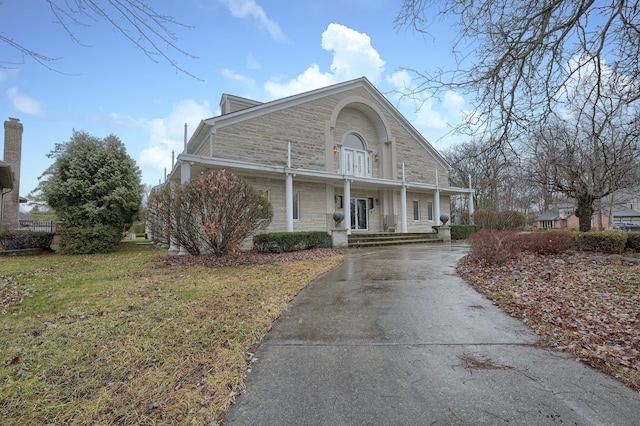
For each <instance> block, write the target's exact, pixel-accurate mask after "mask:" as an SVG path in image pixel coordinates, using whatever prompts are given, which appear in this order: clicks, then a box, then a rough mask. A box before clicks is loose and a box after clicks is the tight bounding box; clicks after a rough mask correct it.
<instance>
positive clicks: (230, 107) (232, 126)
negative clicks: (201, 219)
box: [167, 78, 473, 233]
mask: <svg viewBox="0 0 640 426" xmlns="http://www.w3.org/2000/svg"><path fill="white" fill-rule="evenodd" d="M220 110H221V115H219V116H216V117H213V118H208V119H205V120H202V121H201V122H200V124H199V126H198V127H197V129H196V130H195V131H194V133H193V135H192V136H191V137H190V139H189V140H187V139H186V131H185V146H184V151H183V152H182V153H180V154H179V155H178V156H177V158H176V159H175V162H174V165H173V168H172V170H171V171H170V173H169V174H168V175H167V180H168V182H174V183H186V182H189V180H190V179H191V177H192V176H197V175H199V174H200V173H204V172H207V171H210V170H219V169H226V170H227V171H230V172H233V173H235V174H238V175H241V176H243V177H244V178H245V179H247V180H248V181H249V182H250V183H251V184H252V185H254V186H255V188H256V189H257V190H259V191H261V192H262V193H264V195H265V196H266V197H268V198H269V200H270V202H271V204H272V206H273V210H274V217H273V221H272V223H271V224H270V226H269V228H268V229H267V232H294V231H312V230H313V231H318V230H326V231H327V232H330V231H331V230H332V229H333V228H334V227H335V223H334V220H333V213H334V212H336V211H342V212H343V213H344V216H345V219H344V224H343V226H345V228H346V229H347V232H348V233H356V232H362V233H379V232H405V233H406V232H421V233H422V232H424V233H427V232H433V227H434V226H436V225H439V224H440V221H439V217H440V215H442V214H447V215H448V214H449V197H450V196H451V195H454V194H456V195H460V194H471V193H472V191H471V190H470V189H468V188H455V187H451V186H449V165H448V164H447V162H446V161H445V159H444V158H443V157H442V155H440V154H439V153H438V151H436V150H435V149H434V147H433V146H432V145H431V144H430V143H429V142H428V141H427V140H426V139H425V138H424V137H423V136H422V135H420V133H419V132H418V131H417V130H416V129H415V128H414V127H413V126H412V125H411V123H409V122H408V121H407V119H406V118H405V117H403V116H402V114H400V112H399V111H398V110H397V109H396V108H395V107H394V106H393V105H392V104H391V103H390V102H389V101H388V100H387V99H386V98H385V97H384V96H383V95H382V94H381V93H380V92H379V91H378V90H377V89H376V88H375V87H374V86H373V85H372V84H371V83H370V82H369V81H368V80H367V79H366V78H359V79H355V80H351V81H347V82H343V83H340V84H336V85H333V86H329V87H325V88H321V89H317V90H313V91H309V92H306V93H301V94H298V95H294V96H290V97H286V98H283V99H278V100H274V101H271V102H266V103H261V102H256V101H253V100H249V99H245V98H240V97H237V96H232V95H228V94H224V95H222V99H221V102H220ZM471 204H472V203H471ZM471 213H473V212H471Z"/></svg>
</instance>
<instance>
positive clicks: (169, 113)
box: [0, 0, 470, 196]
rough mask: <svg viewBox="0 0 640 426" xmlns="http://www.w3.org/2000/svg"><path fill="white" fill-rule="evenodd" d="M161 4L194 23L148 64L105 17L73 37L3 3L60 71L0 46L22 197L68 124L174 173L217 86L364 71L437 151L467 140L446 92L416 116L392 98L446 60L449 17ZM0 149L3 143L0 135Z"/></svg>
mask: <svg viewBox="0 0 640 426" xmlns="http://www.w3.org/2000/svg"><path fill="white" fill-rule="evenodd" d="M152 4H153V7H154V8H155V9H156V11H158V12H160V13H162V14H164V15H171V16H173V17H175V18H176V20H177V21H179V22H181V23H183V24H186V25H189V26H190V28H182V27H174V30H175V35H176V36H177V38H178V40H177V42H176V44H177V45H178V46H179V47H180V48H182V49H184V50H185V51H187V52H188V53H190V54H192V55H195V56H197V58H195V59H194V58H190V57H187V56H182V55H181V54H179V53H177V52H174V53H171V52H170V55H171V57H172V58H173V59H175V60H177V62H178V63H179V66H181V67H182V68H184V69H186V70H187V71H189V72H190V73H192V74H194V75H195V76H197V77H198V78H199V79H201V80H198V79H195V78H192V77H190V76H188V75H186V74H184V73H180V72H177V71H176V70H175V69H174V68H172V67H171V66H170V65H168V64H167V63H165V62H159V63H155V62H153V61H151V60H149V59H148V58H147V57H146V56H145V55H144V54H143V53H141V51H140V50H139V49H137V48H136V47H135V46H134V45H132V44H131V43H130V42H129V41H128V40H126V39H125V38H124V37H123V36H122V35H121V34H119V33H117V32H115V31H114V30H113V29H112V28H111V27H110V26H109V24H107V23H105V22H101V21H98V22H92V21H90V20H89V19H84V22H85V23H87V24H88V23H91V26H74V27H73V28H72V29H73V30H74V34H75V36H76V38H77V39H78V40H79V41H80V42H81V44H80V43H77V42H74V41H73V40H72V39H71V38H70V37H69V35H68V34H67V33H66V32H65V31H64V29H63V28H62V27H61V26H60V24H58V23H56V22H54V21H55V19H54V17H53V15H52V14H51V11H50V9H49V7H48V5H47V3H46V2H45V1H44V0H5V1H3V2H1V3H0V29H1V30H0V31H1V33H2V35H3V36H5V37H9V38H11V39H13V40H14V41H15V42H18V43H20V44H22V45H23V46H25V47H27V48H29V49H32V50H35V51H38V52H39V53H41V54H44V55H47V56H49V57H54V58H58V59H57V60H56V61H53V62H51V63H49V65H50V66H51V67H53V68H54V69H55V71H52V70H49V69H47V68H46V67H43V66H42V65H40V64H38V63H37V62H36V61H34V60H32V59H30V58H28V57H22V56H21V55H20V54H18V53H17V52H16V51H15V50H12V49H10V48H9V47H8V46H7V45H6V44H2V43H0V61H2V64H1V65H3V66H4V69H0V118H2V121H3V122H4V121H5V120H7V119H8V118H9V117H14V118H19V119H20V121H21V122H22V123H23V125H24V134H23V149H22V150H23V152H22V168H21V175H22V178H21V183H20V194H21V195H22V196H27V195H28V194H29V193H30V192H31V191H32V190H33V189H34V188H35V187H36V186H37V184H38V180H37V178H38V176H40V175H41V174H42V172H43V171H44V170H45V169H46V168H47V167H48V166H49V165H50V164H51V159H49V158H47V156H46V154H47V153H48V152H50V151H51V150H52V149H53V147H54V144H55V143H61V142H66V141H68V140H69V138H70V137H71V134H72V131H73V130H74V129H75V130H83V131H86V132H88V133H90V134H92V135H94V136H97V137H104V136H107V135H108V134H111V133H113V134H115V135H117V136H118V137H120V139H121V140H122V141H123V142H124V144H125V145H126V147H127V151H128V153H129V155H130V156H131V157H132V158H133V159H135V161H136V162H137V164H138V165H139V166H140V168H141V170H142V180H143V183H146V184H151V185H156V184H158V183H159V182H160V180H162V179H163V177H164V169H165V168H167V170H169V169H170V168H171V151H172V150H175V153H176V156H177V154H178V153H179V152H180V151H181V150H182V146H183V137H184V124H185V123H187V125H188V135H189V136H190V135H191V133H192V132H193V130H195V128H196V127H197V125H198V123H199V122H200V120H202V119H204V118H208V117H212V116H214V115H218V114H219V107H218V103H219V101H220V97H221V95H222V94H223V93H229V94H233V95H238V96H243V97H247V98H251V99H255V100H258V101H263V102H264V101H269V100H273V99H277V98H280V97H282V96H287V95H291V94H294V93H300V92H303V91H307V90H312V89H315V88H318V87H323V86H326V85H329V84H334V83H338V82H341V81H345V80H349V79H352V78H357V77H361V76H363V75H364V76H366V77H368V78H369V80H371V81H372V82H373V83H374V84H375V85H376V86H377V87H378V89H379V90H380V91H381V92H383V93H387V94H388V95H387V96H388V98H389V99H390V100H391V101H392V102H393V103H394V104H395V105H396V106H397V107H398V108H399V109H400V111H401V112H402V113H403V114H404V115H405V116H406V117H407V118H408V119H409V120H410V121H411V122H412V123H413V124H414V126H415V127H416V128H417V129H418V130H419V131H420V132H421V133H422V134H423V135H424V136H425V137H426V138H427V139H428V140H429V141H430V142H431V143H432V144H433V145H434V146H435V147H436V148H437V149H444V148H447V147H449V146H450V145H451V144H452V143H455V142H459V141H460V137H457V136H455V135H453V136H452V135H447V133H448V132H449V130H450V125H455V124H458V123H459V122H460V120H461V117H462V114H463V111H464V110H466V109H469V108H470V106H469V105H468V103H465V101H464V99H463V97H461V96H460V95H459V94H457V93H453V92H450V93H447V94H446V96H444V97H443V98H441V99H439V100H434V99H429V100H427V101H426V102H425V103H424V104H422V107H421V109H420V110H419V111H416V104H415V103H411V102H409V101H401V100H399V99H398V98H397V97H396V96H395V95H393V92H394V91H395V90H398V89H399V88H402V87H404V86H406V85H411V79H410V77H409V75H408V74H407V73H406V72H404V71H402V68H403V67H410V68H415V69H418V70H425V71H428V70H435V69H436V68H437V67H443V68H447V67H450V66H452V59H451V54H450V45H451V41H452V39H453V36H454V34H453V33H451V30H450V27H449V25H448V24H446V23H439V24H438V25H435V26H432V27H431V28H430V30H431V36H432V37H423V36H422V35H420V34H418V33H415V32H413V31H410V30H407V29H399V30H398V29H395V28H394V18H395V17H396V15H397V13H398V11H399V8H400V2H398V1H391V0H328V1H327V0H317V1H310V0H295V1H292V0H284V1H283V0H278V1H275V0H180V1H178V0H156V1H153V2H152ZM0 143H2V142H0Z"/></svg>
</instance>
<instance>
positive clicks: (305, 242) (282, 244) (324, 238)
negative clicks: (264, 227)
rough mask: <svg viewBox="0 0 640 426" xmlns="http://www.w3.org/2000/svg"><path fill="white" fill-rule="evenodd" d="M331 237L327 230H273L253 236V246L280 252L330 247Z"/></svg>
mask: <svg viewBox="0 0 640 426" xmlns="http://www.w3.org/2000/svg"><path fill="white" fill-rule="evenodd" d="M329 244H331V237H330V236H329V234H328V233H326V232H325V231H311V232H273V233H270V234H260V235H256V236H255V237H254V238H253V247H254V248H255V249H256V250H258V251H261V252H273V253H280V252H283V251H285V252H286V251H298V250H306V249H311V248H316V247H328V246H329Z"/></svg>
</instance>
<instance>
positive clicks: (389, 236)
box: [348, 232, 444, 248]
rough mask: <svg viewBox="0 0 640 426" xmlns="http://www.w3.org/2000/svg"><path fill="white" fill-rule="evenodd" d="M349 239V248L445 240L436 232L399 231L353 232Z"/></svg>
mask: <svg viewBox="0 0 640 426" xmlns="http://www.w3.org/2000/svg"><path fill="white" fill-rule="evenodd" d="M348 241H349V248H354V247H376V246H390V245H400V244H426V243H442V242H444V240H442V239H440V238H438V234H437V233H435V232H433V233H428V234H425V233H422V234H418V233H415V234H403V233H398V232H386V233H380V234H351V235H349V236H348Z"/></svg>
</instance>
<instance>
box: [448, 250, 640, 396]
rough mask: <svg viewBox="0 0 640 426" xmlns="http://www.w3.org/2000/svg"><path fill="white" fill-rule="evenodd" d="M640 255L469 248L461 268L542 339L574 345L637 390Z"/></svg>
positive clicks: (583, 357) (557, 345)
mask: <svg viewBox="0 0 640 426" xmlns="http://www.w3.org/2000/svg"><path fill="white" fill-rule="evenodd" d="M625 259H626V260H625ZM637 261H639V257H638V255H637V254H636V255H607V254H600V253H593V252H572V251H567V252H563V253H559V254H553V255H540V254H533V253H529V252H526V253H520V254H519V255H518V256H513V257H512V258H510V259H508V260H507V261H505V262H504V263H502V264H500V265H483V264H481V263H478V262H476V261H474V260H473V259H472V258H471V257H470V256H468V257H466V258H465V259H463V260H462V261H461V262H460V263H459V265H458V268H457V271H458V273H459V274H460V276H462V277H463V278H464V279H465V280H466V281H467V282H468V283H469V284H471V285H472V286H473V287H474V288H475V289H476V290H477V291H479V292H480V293H482V294H483V295H485V296H486V297H487V298H489V299H490V300H492V301H493V302H494V303H495V304H496V305H497V306H499V307H501V308H502V309H503V310H505V311H506V312H507V313H509V314H510V315H512V316H514V317H516V318H519V319H520V320H522V321H523V322H524V323H525V324H527V325H528V326H530V327H531V328H532V329H533V330H534V331H535V332H536V333H537V334H538V335H540V337H541V338H542V339H541V345H542V346H544V347H547V348H551V349H555V350H561V351H565V352H569V353H571V354H573V355H575V357H576V359H578V360H580V361H583V362H585V363H587V364H589V365H591V366H592V367H595V368H597V369H600V370H602V371H603V372H605V373H607V374H609V375H611V376H612V377H615V378H616V379H618V380H620V381H621V382H623V383H624V384H626V385H627V386H629V387H631V388H632V389H634V390H636V391H640V264H638V263H636V262H637ZM514 271H517V272H516V273H514Z"/></svg>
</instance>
